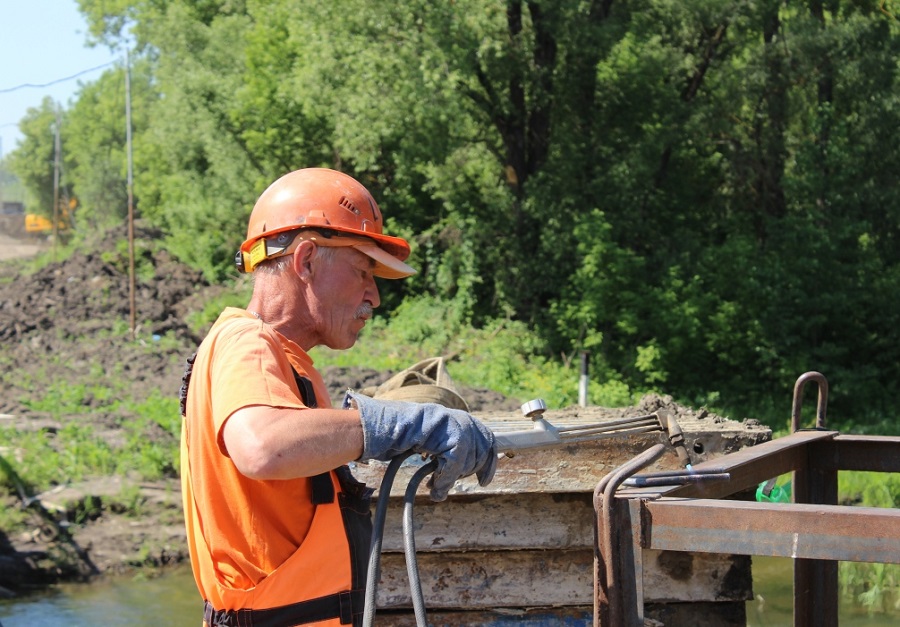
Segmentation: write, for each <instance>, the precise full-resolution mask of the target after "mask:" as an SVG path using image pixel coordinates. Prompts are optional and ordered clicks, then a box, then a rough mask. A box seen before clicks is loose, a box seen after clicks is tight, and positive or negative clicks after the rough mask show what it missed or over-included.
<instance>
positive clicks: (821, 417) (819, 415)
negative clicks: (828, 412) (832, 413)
mask: <svg viewBox="0 0 900 627" xmlns="http://www.w3.org/2000/svg"><path fill="white" fill-rule="evenodd" d="M807 381H815V382H816V383H817V384H818V386H819V401H818V404H817V405H816V429H824V428H825V407H826V406H827V405H828V380H827V379H825V375H823V374H821V373H819V372H815V371H811V372H807V373H804V374H802V375H800V377H799V378H798V379H797V383H795V384H794V406H793V410H792V411H791V433H796V432H797V431H798V430H799V428H800V406H801V404H802V403H803V387H804V386H805V385H806V382H807Z"/></svg>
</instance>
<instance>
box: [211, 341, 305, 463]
mask: <svg viewBox="0 0 900 627" xmlns="http://www.w3.org/2000/svg"><path fill="white" fill-rule="evenodd" d="M235 326H236V327H237V328H236V329H235V330H233V331H231V332H229V333H224V334H223V335H222V336H221V337H220V338H219V341H218V342H217V344H216V348H215V352H214V356H213V360H212V364H211V368H210V378H211V380H210V383H211V389H212V390H214V391H215V393H214V394H213V396H212V399H211V401H212V414H213V422H214V426H215V430H216V439H217V441H218V443H219V448H220V449H221V450H222V452H223V453H224V454H226V455H227V451H226V450H225V447H224V444H223V442H222V427H223V426H224V425H225V422H226V421H227V420H228V418H229V417H230V416H231V415H232V414H233V413H234V412H236V411H237V410H239V409H243V408H244V407H250V406H253V405H265V406H269V407H279V408H303V407H305V405H304V404H303V401H302V400H301V399H300V398H299V397H298V396H297V392H296V391H295V390H296V384H295V383H294V374H293V370H292V369H291V364H290V362H289V361H288V358H287V355H286V354H285V352H284V349H283V348H282V347H281V345H280V344H279V343H278V341H277V339H276V338H275V337H273V336H272V335H271V334H269V333H267V332H266V331H265V330H263V329H262V328H260V327H259V326H258V325H256V324H249V325H248V324H240V325H235Z"/></svg>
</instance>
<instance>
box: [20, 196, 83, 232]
mask: <svg viewBox="0 0 900 627" xmlns="http://www.w3.org/2000/svg"><path fill="white" fill-rule="evenodd" d="M77 206H78V201H77V200H76V199H75V198H72V199H70V200H69V202H68V203H62V202H61V203H59V215H58V217H57V223H56V228H57V230H58V231H59V232H65V231H68V230H69V229H70V228H72V221H71V212H73V211H74V210H75V208H76V207H77ZM25 232H26V233H30V234H33V235H42V234H46V235H49V234H51V233H53V219H52V218H48V217H46V216H43V215H40V214H37V213H26V214H25Z"/></svg>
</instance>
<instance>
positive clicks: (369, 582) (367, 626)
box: [363, 453, 409, 627]
mask: <svg viewBox="0 0 900 627" xmlns="http://www.w3.org/2000/svg"><path fill="white" fill-rule="evenodd" d="M407 457H409V455H408V454H406V453H404V454H402V455H398V456H397V457H395V458H394V459H392V460H391V463H390V464H388V467H387V470H386V471H385V472H384V477H383V478H382V479H381V487H380V488H379V489H378V504H377V505H376V506H375V518H374V520H373V521H372V541H371V543H370V544H369V568H368V570H367V571H366V601H365V605H364V607H363V627H372V623H373V621H374V620H375V595H376V593H377V591H378V578H379V577H380V576H381V544H382V542H383V540H384V519H385V517H386V515H387V506H388V499H389V498H390V496H391V486H392V485H393V484H394V477H395V476H396V475H397V471H398V470H400V465H401V464H403V462H404V461H405V460H406V458H407Z"/></svg>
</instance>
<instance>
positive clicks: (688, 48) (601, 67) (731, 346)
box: [11, 0, 900, 429]
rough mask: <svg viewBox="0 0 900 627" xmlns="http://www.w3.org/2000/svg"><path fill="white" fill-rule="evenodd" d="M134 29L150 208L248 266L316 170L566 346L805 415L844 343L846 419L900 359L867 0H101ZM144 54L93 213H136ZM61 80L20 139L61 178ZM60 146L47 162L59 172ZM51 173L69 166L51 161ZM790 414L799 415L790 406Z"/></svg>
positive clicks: (884, 149) (892, 177)
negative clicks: (355, 183) (257, 232)
mask: <svg viewBox="0 0 900 627" xmlns="http://www.w3.org/2000/svg"><path fill="white" fill-rule="evenodd" d="M79 5H80V7H81V10H82V11H83V13H84V14H85V15H86V16H87V17H88V20H89V23H90V26H91V36H92V37H93V39H94V40H95V41H96V42H98V43H100V44H104V45H111V46H115V47H119V48H120V49H123V48H124V47H125V46H126V45H128V46H131V47H132V61H133V64H132V69H131V71H132V74H131V78H132V101H133V103H132V108H133V110H134V112H135V116H134V121H133V125H134V134H135V142H134V143H135V145H134V154H135V164H136V167H135V176H136V180H135V190H136V194H137V198H138V207H139V212H140V214H141V215H142V217H144V218H145V219H147V220H149V221H151V222H152V223H154V224H155V225H157V226H160V227H162V228H163V229H164V230H165V232H166V233H168V238H169V241H168V242H167V244H168V246H169V249H170V250H171V251H173V252H174V253H176V254H178V255H179V256H180V257H181V258H182V259H184V260H186V261H188V262H190V263H192V264H194V265H196V266H198V267H201V268H203V269H204V271H205V272H206V273H207V274H208V275H209V276H210V277H212V278H216V279H222V278H224V277H226V276H227V275H228V273H229V272H230V270H229V263H230V259H231V256H232V253H233V251H234V250H235V248H236V246H237V244H238V243H239V241H240V240H241V239H242V233H243V231H244V225H245V221H246V217H247V215H248V213H249V210H250V208H251V206H252V204H253V200H254V199H255V197H256V196H257V195H258V194H259V192H260V191H261V190H262V189H263V188H264V187H265V185H266V184H267V183H268V182H270V181H271V180H273V179H274V178H276V177H277V176H279V175H280V174H282V173H284V172H285V171H288V170H290V169H294V168H298V167H303V166H313V165H318V166H330V167H335V168H338V169H341V170H345V171H347V172H349V173H351V174H353V175H355V176H356V177H358V178H359V179H360V180H362V181H363V182H364V183H365V184H366V185H368V186H369V187H370V188H371V189H372V191H373V193H374V194H375V196H376V197H377V198H378V199H379V200H380V202H381V204H382V206H383V209H384V210H385V213H386V214H387V215H388V216H389V222H388V226H389V229H390V230H391V232H393V233H395V234H403V235H406V236H408V237H410V238H411V239H412V240H413V242H414V244H415V246H414V250H415V252H414V258H413V261H412V262H413V264H414V265H416V266H417V267H418V268H420V270H421V271H420V274H419V275H417V276H416V277H415V278H413V279H411V280H408V281H405V282H396V283H392V284H390V285H386V286H385V287H384V289H385V291H386V294H385V301H386V306H387V307H389V308H395V307H396V306H397V305H398V304H399V303H400V302H401V301H402V300H403V299H404V298H405V297H406V296H407V295H412V294H416V295H423V294H424V295H427V296H428V297H430V298H434V299H437V300H439V301H444V302H447V303H449V306H452V307H453V308H454V310H455V311H459V312H462V314H463V316H462V319H464V320H465V321H466V322H467V323H472V324H474V325H476V326H478V327H484V328H489V327H490V325H491V324H495V323H496V321H498V320H507V319H508V320H513V321H516V322H517V323H519V324H524V325H527V326H528V327H529V328H530V329H532V330H533V331H534V332H536V333H537V335H538V337H539V338H540V339H541V342H542V344H541V346H540V348H539V350H540V351H541V352H543V354H544V355H546V356H555V358H559V359H561V360H562V361H567V360H571V359H573V358H574V357H575V356H576V355H577V354H578V353H579V352H580V351H581V350H589V351H591V354H592V365H593V370H594V373H595V374H594V376H595V377H599V378H602V379H603V380H604V381H607V382H617V383H620V384H621V385H624V386H627V387H628V388H630V389H632V390H644V389H652V388H655V389H659V390H662V391H665V392H668V393H671V394H673V395H675V396H676V397H678V398H679V399H681V400H683V401H686V402H689V403H696V404H701V403H709V404H712V405H714V406H718V407H724V408H732V409H734V408H739V410H740V411H741V412H742V413H744V414H756V415H758V416H760V417H764V418H771V417H775V416H777V417H780V418H783V419H787V413H788V407H789V398H790V390H791V388H792V386H793V382H794V381H795V380H796V378H797V376H798V375H800V374H801V373H803V372H805V371H808V370H819V371H821V372H823V373H824V374H826V376H827V377H828V378H829V380H830V382H831V384H832V387H833V388H834V394H833V395H832V398H831V408H832V412H831V416H832V417H833V419H834V420H836V421H838V423H839V424H844V425H848V424H851V423H852V424H853V425H855V426H856V427H858V428H861V429H862V428H868V429H876V428H878V429H881V428H882V427H883V426H884V425H876V423H877V422H878V420H879V419H881V417H882V416H885V415H889V412H890V410H891V409H892V408H893V406H894V404H895V399H896V397H897V394H898V391H900V390H898V385H897V381H898V380H900V324H898V312H900V302H898V299H900V246H898V241H897V240H898V236H900V193H898V192H900V185H898V181H900V177H898V176H897V173H898V172H900V150H898V141H897V137H898V130H900V65H898V59H900V25H898V21H897V16H895V15H892V14H891V13H890V9H891V6H892V3H874V2H868V3H866V2H856V1H851V0H802V1H800V2H792V3H787V2H783V1H780V0H678V1H673V0H638V1H635V2H621V1H616V0H552V1H550V0H507V1H506V2H499V1H497V0H455V1H453V2H432V1H429V0H402V1H400V0H380V1H379V2H366V1H363V0H335V1H333V2H327V3H325V2H303V1H301V0H267V1H262V0H168V1H162V0H154V1H150V2H138V1H137V0H103V1H102V2H101V1H100V0H79ZM124 72H125V67H124V64H123V66H121V67H118V68H115V69H113V70H110V71H108V72H107V73H106V74H105V75H104V76H103V77H102V78H101V79H99V80H98V81H97V82H96V83H92V84H89V85H86V86H85V87H84V88H83V89H82V91H81V93H80V97H79V98H78V100H77V101H76V102H75V103H74V104H73V105H72V106H71V107H70V108H69V109H68V110H67V111H65V112H64V113H63V115H64V117H63V121H62V124H63V133H62V134H63V141H64V146H65V148H64V152H65V154H66V157H65V158H66V184H67V185H70V186H71V190H72V193H74V194H75V195H76V196H77V197H78V198H79V200H80V202H81V209H80V211H79V214H78V220H79V226H80V228H82V227H86V226H89V225H91V226H92V225H95V224H103V223H106V222H108V221H110V220H114V219H120V217H121V215H122V213H123V211H124V203H123V200H122V199H123V195H124V176H125V160H124V156H123V154H124V153H123V151H124V148H123V147H124V141H125V136H124V133H122V132H120V131H118V130H117V129H123V128H124V105H123V102H122V97H123V90H122V88H121V85H123V77H124ZM51 113H52V112H51V110H50V109H49V107H45V108H44V109H42V110H40V111H35V112H33V113H32V114H30V115H29V117H28V118H27V119H26V120H25V121H23V123H22V130H23V132H24V133H25V135H26V141H25V143H24V144H23V145H22V146H21V148H19V149H18V150H17V151H16V152H15V153H14V154H13V155H12V156H11V157H12V158H11V163H12V166H13V168H14V170H15V171H16V172H17V173H18V174H19V176H20V177H21V178H22V180H23V181H24V182H25V183H26V184H27V185H29V186H31V187H32V188H33V189H34V190H45V189H46V177H47V176H48V174H50V173H47V172H46V168H44V170H41V168H40V167H39V165H40V164H42V163H43V164H46V163H47V155H48V154H50V153H49V152H48V151H49V150H50V149H51V146H49V145H48V142H49V141H51V138H50V135H49V133H48V132H47V131H46V129H47V127H48V125H51V124H53V123H54V116H53V115H51ZM42 172H43V174H42ZM42 176H43V182H42V179H41V177H42ZM773 426H781V425H773Z"/></svg>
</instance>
